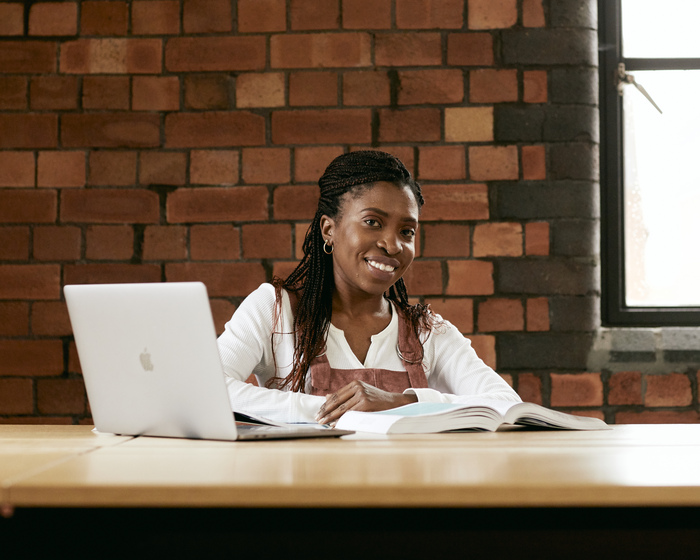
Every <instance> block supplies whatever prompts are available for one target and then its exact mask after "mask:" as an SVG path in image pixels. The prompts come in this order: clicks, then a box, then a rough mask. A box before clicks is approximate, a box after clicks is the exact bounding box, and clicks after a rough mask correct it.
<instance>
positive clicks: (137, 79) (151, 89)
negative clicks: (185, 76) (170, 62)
mask: <svg viewBox="0 0 700 560" xmlns="http://www.w3.org/2000/svg"><path fill="white" fill-rule="evenodd" d="M132 88H133V95H132V102H131V103H132V108H133V109H134V111H177V110H178V109H179V108H180V80H179V79H178V78H177V77H176V76H134V80H133V85H132Z"/></svg>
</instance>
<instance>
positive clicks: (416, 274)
mask: <svg viewBox="0 0 700 560" xmlns="http://www.w3.org/2000/svg"><path fill="white" fill-rule="evenodd" d="M404 281H405V282H406V288H407V290H408V293H409V294H420V295H439V294H442V284H443V282H442V265H441V264H440V262H439V261H424V260H415V261H413V264H412V265H411V266H410V267H409V269H408V270H407V271H406V274H404Z"/></svg>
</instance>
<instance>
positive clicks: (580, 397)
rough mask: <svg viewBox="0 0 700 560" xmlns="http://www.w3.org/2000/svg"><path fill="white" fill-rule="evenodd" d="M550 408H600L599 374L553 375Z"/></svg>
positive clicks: (601, 390)
mask: <svg viewBox="0 0 700 560" xmlns="http://www.w3.org/2000/svg"><path fill="white" fill-rule="evenodd" d="M551 380H552V398H551V405H552V406H601V405H602V404H603V382H602V381H601V379H600V374H599V373H553V374H552V375H551Z"/></svg>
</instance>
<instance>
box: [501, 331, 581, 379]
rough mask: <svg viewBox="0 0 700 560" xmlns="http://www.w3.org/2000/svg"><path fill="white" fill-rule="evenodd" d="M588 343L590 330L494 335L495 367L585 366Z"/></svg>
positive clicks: (527, 368) (542, 367)
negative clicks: (576, 332) (496, 358)
mask: <svg viewBox="0 0 700 560" xmlns="http://www.w3.org/2000/svg"><path fill="white" fill-rule="evenodd" d="M592 344H593V335H592V334H560V333H537V334H533V333H529V334H515V333H514V334H511V333H503V334H499V335H497V337H496V352H497V354H498V369H499V370H502V371H505V370H510V369H516V370H532V369H549V368H552V369H557V370H562V369H579V370H585V369H586V366H587V359H588V351H589V350H590V348H591V345H592Z"/></svg>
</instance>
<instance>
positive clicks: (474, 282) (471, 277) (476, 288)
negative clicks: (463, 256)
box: [445, 260, 494, 296]
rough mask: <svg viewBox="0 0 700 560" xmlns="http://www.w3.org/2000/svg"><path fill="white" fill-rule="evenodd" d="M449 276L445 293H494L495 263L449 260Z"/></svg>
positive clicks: (458, 294)
mask: <svg viewBox="0 0 700 560" xmlns="http://www.w3.org/2000/svg"><path fill="white" fill-rule="evenodd" d="M447 270H448V274H449V278H448V281H447V288H446V289H445V294H447V295H450V296H462V295H464V296H487V295H491V294H493V291H494V288H493V286H494V284H493V263H492V262H488V261H473V260H468V261H453V260H451V261H447Z"/></svg>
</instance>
